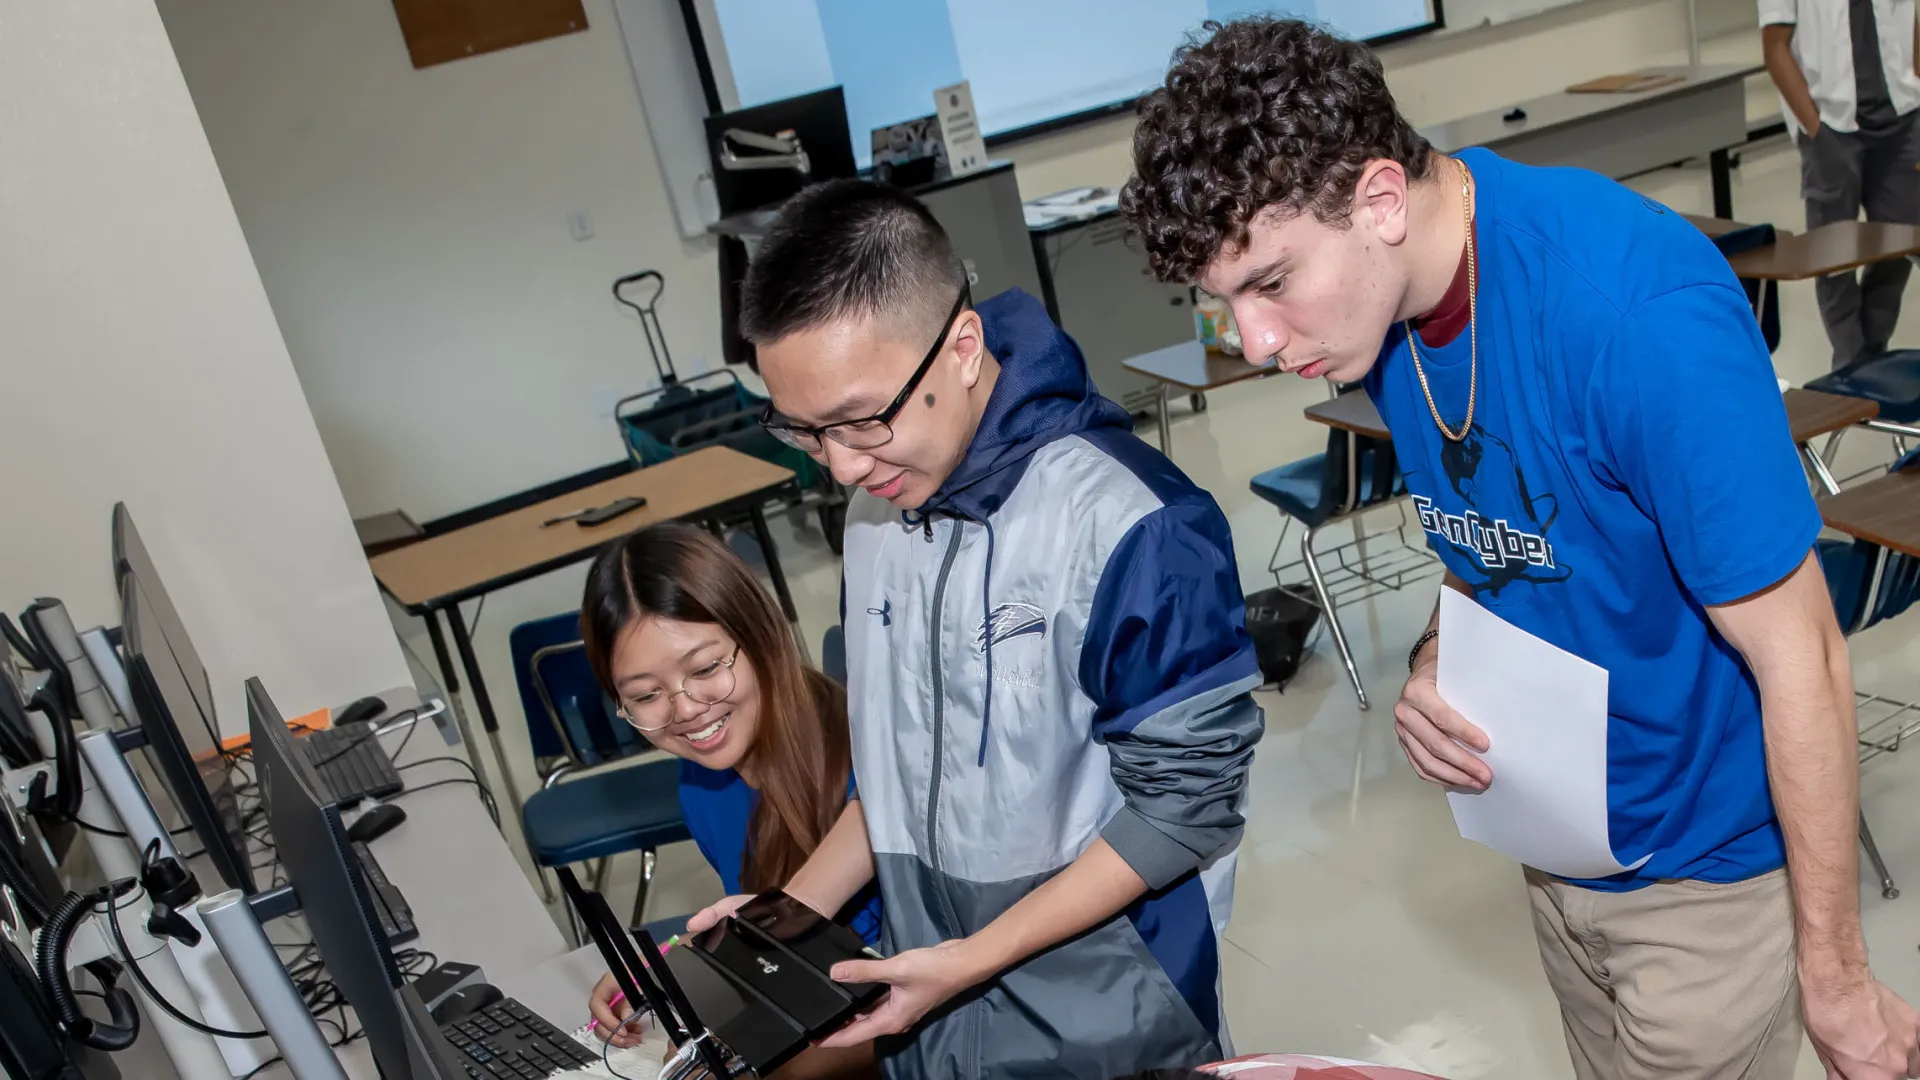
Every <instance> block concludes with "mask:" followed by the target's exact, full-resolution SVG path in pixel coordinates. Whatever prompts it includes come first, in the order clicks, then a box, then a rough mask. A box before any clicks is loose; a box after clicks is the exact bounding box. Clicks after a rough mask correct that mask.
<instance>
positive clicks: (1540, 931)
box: [1122, 19, 1920, 1080]
mask: <svg viewBox="0 0 1920 1080" xmlns="http://www.w3.org/2000/svg"><path fill="white" fill-rule="evenodd" d="M1210 30H1211V31H1212V33H1211V37H1210V39H1208V40H1205V41H1202V42H1199V43H1196V44H1193V45H1190V46H1188V47H1187V48H1185V49H1183V50H1182V51H1181V52H1180V53H1178V54H1177V55H1176V57H1175V61H1174V65H1173V69H1172V71H1171V72H1170V74H1169V75H1168V77H1167V81H1166V85H1165V86H1164V88H1162V89H1159V90H1156V91H1155V92H1154V93H1153V94H1151V95H1149V96H1148V98H1147V99H1146V100H1145V101H1144V102H1143V104H1142V106H1141V108H1140V122H1139V127H1138V129H1137V130H1136V133H1135V135H1134V164H1135V168H1136V175H1135V177H1134V178H1133V179H1132V180H1131V181H1130V182H1129V183H1128V185H1127V188H1126V191H1125V193H1124V195H1123V197H1122V207H1123V209H1124V210H1125V212H1126V213H1127V215H1128V217H1129V218H1130V220H1131V222H1132V224H1133V226H1134V227H1135V229H1136V230H1137V231H1138V233H1139V234H1140V236H1141V238H1142V239H1143V240H1144V243H1145V246H1146V249H1147V253H1148V256H1149V258H1150V259H1151V261H1152V264H1153V267H1154V269H1155V271H1156V272H1157V273H1158V274H1159V275H1160V276H1161V277H1163V278H1166V279H1171V280H1185V281H1193V282H1196V283H1198V284H1199V285H1201V286H1202V287H1203V288H1205V289H1207V290H1208V291H1209V292H1212V293H1215V294H1216V295H1219V296H1221V297H1224V298H1226V299H1227V300H1228V302H1229V303H1230V304H1231V305H1232V307H1233V312H1234V316H1235V318H1236V319H1237V320H1238V323H1239V328H1240V334H1241V338H1242V340H1244V341H1245V342H1246V345H1247V354H1248V357H1249V359H1251V360H1255V361H1261V360H1265V359H1267V358H1268V357H1276V358H1277V359H1278V361H1279V363H1280V366H1281V367H1282V368H1283V369H1284V370H1287V371H1291V372H1296V373H1298V374H1300V375H1303V376H1307V377H1322V376H1324V377H1326V378H1330V379H1333V380H1336V381H1338V382H1343V383H1344V382H1360V381H1363V380H1364V382H1365V383H1366V388H1367V390H1368V392H1369V393H1371V394H1372V395H1373V398H1374V400H1375V402H1376V403H1377V404H1378V405H1379V408H1380V412H1381V415H1382V416H1383V417H1384V418H1385V419H1386V421H1387V423H1388V426H1389V427H1390V428H1391V430H1392V432H1393V442H1394V448H1395V450H1396V452H1397V455H1398V457H1399V460H1400V463H1401V466H1402V468H1403V469H1404V470H1405V473H1406V480H1407V487H1408V489H1409V491H1410V492H1411V494H1412V496H1413V499H1414V503H1415V506H1416V508H1417V510H1418V514H1419V518H1420V521H1421V524H1422V525H1423V526H1424V527H1425V529H1426V530H1427V532H1428V542H1429V544H1430V545H1431V546H1432V547H1433V548H1434V550H1435V551H1436V552H1438V553H1439V555H1440V558H1441V560H1442V562H1443V563H1445V565H1446V569H1447V584H1448V585H1449V586H1450V587H1452V588H1455V589H1458V590H1460V591H1462V592H1465V593H1467V594H1469V595H1471V596H1472V597H1473V598H1474V599H1475V601H1477V602H1478V603H1480V604H1482V605H1483V606H1485V607H1487V608H1488V609H1490V610H1492V611H1495V612H1497V613H1498V614H1499V615H1500V617H1502V618H1504V619H1506V620H1507V621H1509V622H1511V623H1513V624H1515V625H1517V626H1519V627H1521V628H1523V629H1525V630H1527V631H1529V632H1531V633H1533V634H1535V635H1537V636H1539V637H1541V638H1544V639H1545V640H1547V641H1550V642H1552V643H1554V644H1555V645H1558V646H1560V647H1561V648H1564V649H1567V650H1569V651H1571V652H1574V653H1576V654H1578V655H1580V656H1582V657H1585V658H1586V659H1588V660H1590V661H1592V662H1593V663H1595V664H1598V665H1600V666H1601V667H1604V668H1605V669H1606V670H1607V671H1608V673H1609V675H1610V680H1609V694H1610V701H1609V714H1610V721H1609V728H1608V803H1609V815H1610V825H1611V833H1612V843H1613V847H1614V851H1615V854H1616V856H1617V857H1618V858H1619V859H1620V861H1621V862H1622V864H1623V865H1631V864H1633V863H1634V862H1635V861H1637V860H1639V859H1640V858H1641V857H1642V856H1649V858H1648V860H1647V862H1646V863H1645V865H1644V866H1641V867H1640V868H1639V869H1638V870H1637V871H1633V872H1629V873H1627V874H1623V875H1621V876H1619V877H1616V878H1610V879H1607V880H1604V881H1564V880H1557V879H1553V878H1550V877H1547V876H1545V875H1542V874H1539V873H1537V872H1534V871H1528V873H1527V884H1528V890H1529V893H1530V895H1531V898H1532V907H1533V915H1534V927H1535V931H1536V936H1537V938H1538V941H1539V945H1540V951H1541V957H1542V960H1543V963H1544V966H1545V968H1546V972H1547V976H1548V980H1549V982H1550V983H1551V984H1552V986H1553V989H1554V992H1555V994H1556V996H1557V997H1558V998H1559V1001H1560V1005H1561V1013H1562V1018H1563V1021H1564V1024H1565V1029H1566V1038H1567V1043H1568V1047H1569V1050H1570V1052H1571V1054H1572V1057H1573V1062H1574V1066H1575V1070H1576V1072H1578V1073H1579V1075H1580V1076H1582V1077H1583V1078H1602V1077H1604V1078H1609V1080H1611V1078H1622V1077H1653V1076H1660V1077H1709V1076H1712V1077H1734V1076H1740V1077H1787V1076H1790V1075H1791V1074H1792V1072H1793V1067H1794V1059H1795V1057H1796V1056H1797V1053H1798V1051H1799V1045H1800V1033H1801V1030H1802V1018H1803V1016H1804V1022H1805V1030H1806V1032H1807V1034H1809V1035H1810V1036H1811V1037H1812V1040H1813V1043H1814V1047H1815V1049H1816V1050H1817V1051H1818V1052H1819V1054H1820V1056H1821V1058H1822V1059H1823V1060H1824V1061H1825V1062H1826V1064H1827V1067H1828V1070H1829V1072H1828V1075H1829V1076H1839V1077H1846V1078H1848V1080H1860V1078H1864V1077H1874V1078H1880V1077H1894V1076H1914V1075H1920V1068H1917V1066H1920V1059H1917V1056H1916V1043H1917V1042H1920V1034H1917V1032H1920V1018H1916V1015H1915V1013H1914V1011H1913V1010H1912V1009H1910V1008H1908V1007H1907V1005H1906V1003H1904V1002H1903V1001H1901V1000H1900V999H1899V998H1898V997H1897V996H1895V995H1894V994H1893V993H1892V992H1891V991H1889V990H1888V989H1887V988H1886V987H1884V986H1882V985H1881V984H1880V983H1879V982H1877V981H1876V980H1875V979H1874V977H1873V975H1872V974H1871V973H1870V971H1869V970H1868V966H1867V957H1866V947H1865V944H1864V942H1863V940H1862V937H1861V932H1860V914H1859V882H1858V876H1857V875H1858V869H1857V859H1856V854H1855V848H1854V845H1855V837H1856V833H1855V820H1856V815H1857V807H1858V797H1859V796H1858V771H1857V766H1856V760H1855V757H1854V754H1855V749H1854V730H1855V720H1854V715H1853V693H1852V680H1851V676H1850V674H1849V670H1848V661H1847V649H1846V644H1845V641H1844V639H1843V638H1842V637H1841V634H1840V630H1839V628H1838V626H1837V625H1836V624H1835V620H1834V616H1833V610H1832V607H1831V605H1830V603H1829V601H1828V598H1827V592H1826V586H1825V584H1824V581H1823V579H1822V576H1821V573H1820V568H1819V565H1818V563H1817V561H1816V560H1815V558H1814V556H1813V553H1812V548H1813V542H1814V538H1815V535H1816V534H1817V533H1818V531H1819V529H1820V516H1819V514H1818V513H1817V511H1816V509H1815V507H1814V504H1813V501H1812V499H1811V497H1810V496H1809V494H1808V488H1807V482H1806V478H1805V476H1804V474H1803V473H1802V472H1801V469H1800V466H1799V463H1798V461H1797V459H1796V456H1795V452H1794V448H1793V446H1792V444H1791V442H1790V440H1789V437H1788V433H1787V426H1786V423H1785V410H1784V409H1783V407H1782V405H1781V399H1780V394H1779V391H1778V389H1777V386H1776V384H1775V381H1774V375H1773V371H1772V368H1771V365H1770V363H1769V360H1768V357H1767V351H1766V348H1765V346H1764V345H1763V344H1762V342H1761V340H1760V337H1759V333H1758V330H1757V328H1756V327H1755V325H1754V320H1753V315H1752V312H1751V311H1750V310H1749V309H1748V307H1747V302H1746V298H1745V295H1744V293H1743V292H1742V291H1741V288H1740V286H1739V285H1738V283H1737V282H1736V281H1735V279H1734V277H1733V274H1732V272H1731V271H1730V270H1729V268H1728V266H1727V264H1726V261H1725V260H1724V259H1723V258H1721V257H1720V255H1719V254H1718V252H1717V251H1716V250H1715V248H1714V247H1713V245H1712V244H1711V243H1709V242H1708V241H1707V240H1706V238H1705V237H1703V236H1702V235H1700V233H1699V232H1697V231H1696V230H1695V229H1694V228H1693V227H1692V226H1690V225H1689V224H1687V222H1686V221H1685V220H1684V219H1682V218H1681V217H1679V216H1678V215H1677V214H1674V213H1672V212H1670V211H1669V210H1667V209H1666V208H1665V207H1663V206H1661V205H1660V204H1658V203H1655V202H1653V201H1652V200H1650V199H1645V198H1642V197H1641V196H1639V195H1636V194H1635V193H1633V192H1632V191H1629V190H1627V189H1626V188H1624V187H1621V186H1620V185H1618V184H1615V183H1613V182H1611V181H1609V180H1606V179H1604V178H1602V177H1599V176H1596V175H1594V174H1592V173H1588V172H1582V171H1576V170H1566V169H1538V168H1531V167H1527V166H1523V165H1518V164H1514V163H1512V162H1508V161H1505V160H1502V159H1501V158H1500V157H1498V156H1496V155H1494V154H1492V153H1490V152H1487V151H1482V150H1470V151H1465V152H1463V153H1461V154H1459V155H1457V156H1455V157H1447V156H1444V155H1441V154H1439V153H1437V152H1435V151H1433V150H1432V149H1431V148H1430V147H1429V146H1428V145H1427V143H1426V141H1425V140H1424V139H1422V138H1421V137H1420V136H1419V135H1418V134H1417V133H1416V132H1415V131H1414V130H1413V128H1412V127H1411V125H1409V124H1408V123H1407V122H1406V121H1405V119H1403V118H1402V117H1401V116H1400V115H1399V112H1398V111H1397V109H1396V106H1395V104H1394V101H1393V97H1392V95H1391V94H1390V93H1389V92H1388V90H1387V87H1386V82H1385V79H1384V77H1383V75H1382V71H1381V67H1380V63H1379V60H1378V59H1377V58H1375V57H1374V56H1373V55H1372V54H1371V53H1369V52H1368V51H1367V50H1366V49H1365V48H1363V47H1362V46H1359V45H1356V44H1353V43H1351V42H1346V41H1342V40H1339V39H1337V38H1334V37H1332V36H1330V35H1328V34H1325V33H1323V32H1321V31H1318V30H1316V29H1313V28H1311V27H1309V26H1307V25H1305V24H1302V23H1299V22H1292V21H1284V20H1275V19H1249V20H1244V21H1238V22H1234V23H1229V24H1227V25H1225V26H1213V27H1210ZM1437 619H1438V616H1437V614H1436V616H1435V621H1436V622H1437ZM1440 632H1444V628H1436V627H1435V626H1432V625H1430V626H1429V629H1428V631H1427V633H1426V634H1424V635H1422V636H1421V637H1420V638H1419V640H1418V642H1417V643H1416V645H1415V648H1414V650H1413V654H1412V656H1411V658H1410V661H1409V666H1410V668H1411V677H1410V678H1409V679H1408V680H1407V683H1406V689H1405V691H1404V692H1403V695H1402V697H1401V700H1400V702H1399V704H1398V705H1397V706H1396V707H1395V710H1394V716H1395V720H1396V728H1397V732H1398V735H1399V738H1400V741H1401V744H1402V745H1403V747H1404V748H1405V750H1406V753H1407V757H1408V758H1409V760H1410V761H1411V762H1412V764H1413V767H1414V770H1415V771H1416V772H1417V773H1418V774H1419V775H1420V776H1421V777H1422V778H1424V779H1426V780H1429V781H1432V782H1433V783H1436V784H1441V785H1445V786H1449V787H1455V788H1461V789H1466V790H1481V789H1483V788H1485V787H1486V786H1487V785H1488V784H1489V783H1493V782H1497V778H1496V777H1494V776H1493V775H1492V773H1491V771H1490V770H1489V768H1488V766H1487V765H1486V763H1485V762H1484V761H1483V760H1482V759H1481V757H1480V756H1479V755H1478V754H1477V753H1475V752H1474V751H1476V750H1478V751H1484V750H1485V749H1486V746H1487V740H1486V737H1485V736H1484V734H1483V733H1481V732H1480V731H1478V730H1477V729H1475V728H1474V727H1473V726H1472V725H1471V724H1469V723H1467V722H1466V721H1465V720H1464V719H1462V718H1461V717H1460V716H1459V714H1457V713H1456V712H1455V711H1454V710H1452V709H1451V708H1449V707H1448V706H1447V704H1446V703H1445V702H1444V701H1442V700H1441V699H1440V696H1439V693H1438V691H1437V689H1436V687H1435V679H1434V675H1435V667H1436V662H1437V652H1438V650H1437V648H1436V647H1435V645H1434V637H1435V634H1436V633H1440ZM1541 722H1543V723H1550V722H1552V718H1551V717H1542V718H1541Z"/></svg>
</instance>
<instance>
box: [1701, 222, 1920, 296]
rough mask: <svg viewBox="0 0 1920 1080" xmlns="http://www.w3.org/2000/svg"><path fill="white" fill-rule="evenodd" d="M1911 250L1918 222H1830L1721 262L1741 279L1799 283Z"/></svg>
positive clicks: (1915, 250)
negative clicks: (1725, 262)
mask: <svg viewBox="0 0 1920 1080" xmlns="http://www.w3.org/2000/svg"><path fill="white" fill-rule="evenodd" d="M1916 254H1920V225H1896V224H1893V223H1891V222H1885V221H1836V222H1833V223H1831V224H1828V225H1822V226H1820V227H1819V228H1817V229H1809V230H1807V231H1806V232H1804V233H1800V234H1798V235H1795V234H1793V233H1788V232H1782V233H1780V234H1779V236H1778V239H1776V240H1775V241H1774V242H1773V244H1772V245H1771V246H1768V247H1763V248H1758V249H1755V250H1753V251H1748V252H1743V253H1741V254H1739V255H1735V256H1733V257H1732V258H1730V259H1728V260H1727V262H1728V263H1729V264H1730V265H1731V266H1732V267H1733V272H1734V274H1735V275H1736V276H1738V277H1742V278H1751V279H1754V280H1759V281H1805V280H1807V279H1808V278H1818V277H1826V276H1827V275H1828V274H1839V273H1845V272H1846V271H1848V270H1857V269H1859V268H1860V267H1862V266H1869V265H1871V264H1873V263H1878V262H1887V261H1889V260H1892V259H1904V258H1907V257H1909V256H1912V255H1916Z"/></svg>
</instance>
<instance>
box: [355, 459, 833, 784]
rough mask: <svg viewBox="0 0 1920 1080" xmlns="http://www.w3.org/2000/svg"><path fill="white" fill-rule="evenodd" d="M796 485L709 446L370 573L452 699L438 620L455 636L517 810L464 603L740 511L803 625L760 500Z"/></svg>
mask: <svg viewBox="0 0 1920 1080" xmlns="http://www.w3.org/2000/svg"><path fill="white" fill-rule="evenodd" d="M792 479H793V472H792V471H791V470H789V469H785V468H782V467H780V466H778V465H774V464H770V463H768V462H765V461H762V460H760V459H759V458H756V457H749V456H748V455H746V454H742V453H740V452H739V451H737V450H733V449H730V448H728V447H724V446H709V447H705V448H703V449H700V450H695V451H693V452H692V453H690V454H687V455H685V456H683V457H677V458H672V459H670V460H668V461H664V462H661V463H660V464H658V465H652V466H649V467H647V468H644V469H635V470H633V471H630V472H626V473H624V474H622V475H618V476H615V477H612V478H611V479H607V480H603V481H600V482H599V483H595V484H592V485H589V486H587V487H582V488H579V489H577V490H573V491H569V492H567V493H565V494H561V495H556V496H554V497H552V498H549V499H545V500H543V501H540V502H535V503H532V504H531V505H527V506H521V507H518V508H517V509H513V510H509V511H507V512H505V513H501V514H498V515H496V516H491V517H486V518H483V519H481V520H477V521H473V522H471V523H470V524H465V525H462V526H460V527H458V528H453V529H450V530H448V531H446V532H441V533H439V534H437V535H429V536H427V537H426V538H425V539H421V540H417V541H415V542H413V543H411V544H408V545H407V546H405V547H402V548H398V549H395V550H393V551H388V552H386V553H384V554H381V555H377V556H375V557H374V558H373V559H371V560H370V564H371V566H372V567H373V576H374V579H375V580H376V581H378V582H379V583H380V588H381V591H383V592H385V593H386V594H387V595H388V596H390V597H392V598H393V599H394V601H395V602H396V603H398V604H399V605H400V606H401V607H402V608H405V609H406V611H407V612H408V613H409V614H412V615H417V616H420V617H421V618H422V619H424V620H425V621H426V624H427V633H428V635H429V636H430V637H431V639H432V641H433V651H434V656H435V658H436V659H437V660H438V661H439V664H440V669H441V674H442V676H443V678H445V680H446V683H447V688H448V691H449V693H451V692H452V691H453V690H454V689H455V688H457V687H458V686H459V680H458V678H457V676H456V675H455V673H454V670H453V665H452V662H451V660H450V659H449V657H448V655H447V648H446V642H445V640H444V639H443V638H442V637H441V632H440V624H439V618H440V616H442V615H444V616H445V618H446V620H447V623H448V625H449V627H450V628H451V630H452V633H453V643H454V647H455V648H456V649H457V650H458V651H459V654H460V666H461V668H462V669H464V670H465V672H466V676H467V682H468V685H469V687H470V688H471V691H472V694H473V700H474V704H475V706H476V707H477V708H478V709H479V712H480V723H481V725H482V726H483V727H484V728H485V729H486V732H487V738H488V739H489V740H491V741H492V743H493V756H494V762H495V764H496V765H497V766H498V767H499V770H500V781H501V783H502V784H503V785H505V789H506V791H507V794H508V796H509V797H510V798H511V799H512V801H513V805H514V807H515V808H516V809H517V808H518V807H519V806H520V794H519V791H518V789H517V786H516V785H515V784H514V782H513V773H512V772H511V771H510V770H509V769H508V768H507V759H506V751H505V750H504V749H503V748H502V746H501V743H500V724H499V720H498V718H497V716H496V714H495V713H494V708H493V699H492V697H491V696H490V695H489V694H488V693H487V686H486V682H485V681H484V680H483V679H482V678H481V674H480V663H479V660H478V659H477V658H476V657H475V654H474V651H473V637H472V632H471V630H470V628H469V627H468V626H467V623H466V620H465V618H464V617H463V616H462V615H461V614H460V606H459V605H460V602H461V601H463V600H470V599H473V598H474V597H479V596H485V595H486V594H488V593H490V592H493V591H494V590H496V589H504V588H506V587H507V586H509V585H515V584H518V583H520V582H522V581H526V580H528V579H530V578H535V577H538V576H540V575H542V574H546V573H550V572H552V571H554V570H558V569H560V568H562V567H565V566H570V565H572V564H574V563H578V562H584V561H586V560H587V559H590V558H592V557H593V556H594V554H595V553H597V552H598V551H599V549H600V547H601V546H602V545H603V544H605V543H607V542H608V541H610V540H615V539H618V538H619V537H622V536H625V535H626V534H628V533H630V532H633V531H634V530H636V529H639V528H642V527H644V526H647V525H653V524H656V523H658V522H663V521H689V520H691V521H704V522H706V523H708V525H709V527H710V528H715V529H717V528H718V522H719V521H720V520H721V519H722V518H723V517H725V516H729V515H730V514H732V513H734V512H737V511H738V510H740V509H742V508H744V509H745V510H746V511H747V513H748V515H749V517H750V519H751V521H752V523H753V530H754V536H755V538H756V539H757V540H758V541H759V543H760V551H761V554H762V555H763V556H764V557H765V559H766V562H767V575H768V576H769V577H770V578H772V579H773V590H774V592H775V594H776V595H778V596H779V598H780V607H781V610H782V611H783V612H784V613H785V614H786V617H787V621H788V622H789V623H797V622H798V620H799V614H798V613H797V612H796V611H795V609H794V606H793V596H792V594H791V593H790V592H789V591H788V588H787V579H786V575H785V574H784V573H782V571H781V569H780V557H779V555H778V553H776V552H775V550H774V546H773V536H772V534H771V533H770V532H769V530H768V528H767V518H766V512H765V510H764V509H763V508H762V506H761V500H762V497H763V496H765V495H766V494H767V493H768V492H769V491H771V490H772V489H774V488H777V487H779V486H780V485H782V484H785V483H787V482H788V481H790V480H792ZM629 496H639V497H641V498H644V499H646V500H647V504H646V505H645V506H643V507H641V508H639V509H638V510H634V511H632V512H630V513H627V514H624V515H622V516H620V517H617V518H614V519H612V520H611V521H608V522H605V523H604V524H601V525H597V526H591V527H581V526H579V525H577V524H575V523H573V522H571V521H568V522H562V523H559V524H556V525H551V526H544V527H543V525H542V523H543V522H546V521H549V520H550V519H552V518H555V517H558V516H559V515H562V514H567V513H571V512H573V511H576V510H582V509H586V508H588V507H594V506H604V505H606V504H607V503H610V502H613V501H614V500H616V499H622V498H627V497H629Z"/></svg>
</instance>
